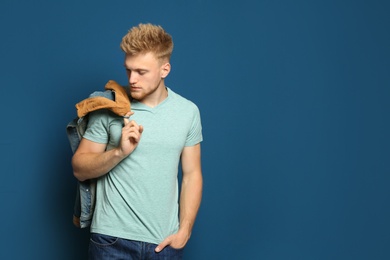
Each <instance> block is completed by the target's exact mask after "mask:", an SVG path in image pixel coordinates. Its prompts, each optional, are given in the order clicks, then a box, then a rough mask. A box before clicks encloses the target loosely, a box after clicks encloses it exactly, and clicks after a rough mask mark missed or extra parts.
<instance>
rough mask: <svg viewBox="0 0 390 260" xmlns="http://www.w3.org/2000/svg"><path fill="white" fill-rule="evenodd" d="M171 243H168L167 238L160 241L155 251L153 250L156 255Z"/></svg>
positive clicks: (168, 239)
mask: <svg viewBox="0 0 390 260" xmlns="http://www.w3.org/2000/svg"><path fill="white" fill-rule="evenodd" d="M170 243H171V241H170V238H169V237H167V238H166V239H165V240H164V241H162V242H161V243H160V244H159V245H158V246H157V247H156V249H154V250H155V251H156V253H158V252H161V250H163V249H164V248H165V247H166V246H167V245H169V244H170Z"/></svg>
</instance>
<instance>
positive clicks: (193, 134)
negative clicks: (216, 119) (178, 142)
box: [185, 105, 203, 146]
mask: <svg viewBox="0 0 390 260" xmlns="http://www.w3.org/2000/svg"><path fill="white" fill-rule="evenodd" d="M192 118H193V119H192V124H191V128H190V131H189V132H188V135H187V140H186V143H185V146H194V145H196V144H198V143H200V142H202V141H203V135H202V123H201V118H200V112H199V109H198V107H197V106H195V105H194V109H193V117H192Z"/></svg>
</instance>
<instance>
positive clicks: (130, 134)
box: [118, 112, 144, 156]
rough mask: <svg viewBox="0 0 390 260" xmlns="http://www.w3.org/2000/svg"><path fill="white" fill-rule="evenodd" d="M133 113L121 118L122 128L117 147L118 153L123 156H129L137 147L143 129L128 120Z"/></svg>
mask: <svg viewBox="0 0 390 260" xmlns="http://www.w3.org/2000/svg"><path fill="white" fill-rule="evenodd" d="M133 113H134V112H129V113H127V114H126V115H125V116H124V117H123V122H124V126H123V128H122V137H121V142H120V145H119V147H118V148H119V151H120V152H121V153H122V154H124V155H125V156H127V155H129V154H130V153H132V152H133V151H134V149H135V148H136V147H137V145H138V143H139V141H140V139H141V136H142V132H143V131H144V128H143V126H142V125H138V124H137V123H136V122H135V121H133V120H131V121H130V120H129V118H130V116H131V115H132V114H133Z"/></svg>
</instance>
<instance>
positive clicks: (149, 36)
mask: <svg viewBox="0 0 390 260" xmlns="http://www.w3.org/2000/svg"><path fill="white" fill-rule="evenodd" d="M120 47H121V49H122V50H123V51H124V52H125V53H126V54H128V55H136V54H144V53H147V52H152V53H154V54H155V55H156V57H157V58H158V59H168V60H169V59H170V58H171V54H172V50H173V41H172V37H171V35H169V34H168V33H167V32H166V31H165V30H164V29H163V28H162V27H161V26H159V25H153V24H150V23H148V24H142V23H141V24H139V25H138V26H135V27H133V28H131V29H130V30H129V32H128V33H127V34H126V35H125V36H124V37H123V39H122V42H121V44H120Z"/></svg>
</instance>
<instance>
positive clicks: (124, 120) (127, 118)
mask: <svg viewBox="0 0 390 260" xmlns="http://www.w3.org/2000/svg"><path fill="white" fill-rule="evenodd" d="M133 114H134V112H132V111H130V112H128V113H126V115H124V116H123V123H124V125H127V124H128V123H129V122H130V120H129V119H130V117H131V116H132V115H133Z"/></svg>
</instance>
